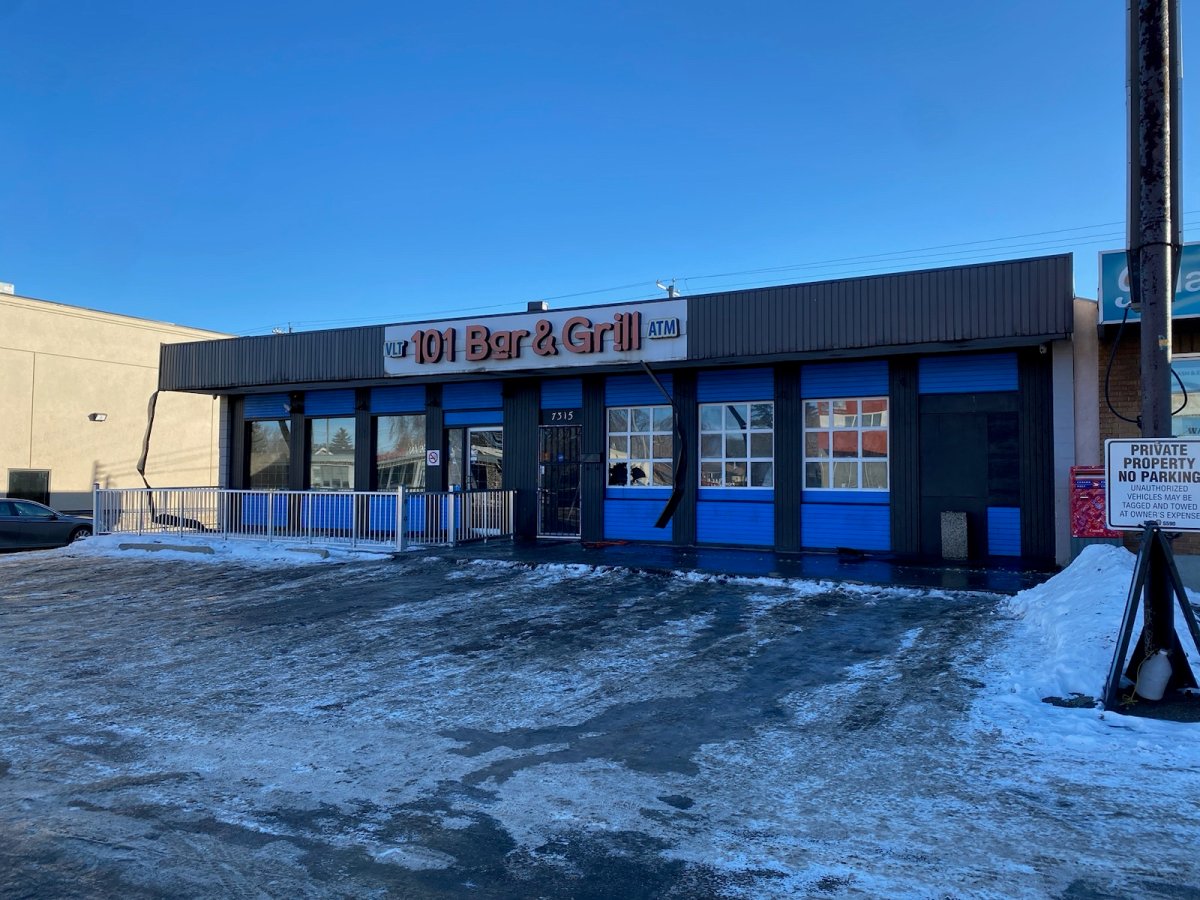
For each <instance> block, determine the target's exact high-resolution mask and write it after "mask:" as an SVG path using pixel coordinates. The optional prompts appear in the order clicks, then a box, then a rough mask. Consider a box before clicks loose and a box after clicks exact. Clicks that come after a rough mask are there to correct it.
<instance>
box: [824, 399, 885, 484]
mask: <svg viewBox="0 0 1200 900" xmlns="http://www.w3.org/2000/svg"><path fill="white" fill-rule="evenodd" d="M804 489H805V490H839V491H846V490H850V491H886V490H887V489H888V401H887V398H886V397H856V398H853V399H836V400H834V399H830V400H805V401H804Z"/></svg>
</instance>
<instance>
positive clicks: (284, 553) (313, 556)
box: [49, 534, 387, 567]
mask: <svg viewBox="0 0 1200 900" xmlns="http://www.w3.org/2000/svg"><path fill="white" fill-rule="evenodd" d="M131 544H136V545H140V546H141V547H143V548H144V547H146V546H148V545H157V546H158V547H162V548H163V549H157V548H156V549H132V548H128V545H131ZM122 545H126V547H127V548H128V549H122ZM174 547H178V548H183V549H170V548H174ZM201 550H202V551H211V552H197V551H201ZM49 552H52V553H61V554H63V555H65V556H76V557H79V556H104V557H112V556H123V557H129V556H141V557H144V558H147V559H150V558H152V559H171V560H181V561H187V562H194V563H201V564H204V563H207V564H210V565H212V564H218V565H227V564H228V563H230V562H235V563H238V564H239V565H248V566H268V567H275V566H299V565H313V564H318V563H325V564H329V563H345V562H353V561H378V560H380V559H382V558H384V557H385V556H387V554H380V553H372V552H369V551H363V550H348V549H341V548H335V547H319V546H309V545H306V544H282V543H267V542H266V541H240V540H238V541H227V540H220V539H218V538H212V537H205V536H200V535H174V534H172V535H141V536H138V535H132V534H102V535H97V536H95V537H91V538H88V539H87V540H84V541H78V542H76V543H74V544H71V545H69V546H67V547H63V548H61V549H59V550H53V551H49Z"/></svg>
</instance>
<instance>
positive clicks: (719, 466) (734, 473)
mask: <svg viewBox="0 0 1200 900" xmlns="http://www.w3.org/2000/svg"><path fill="white" fill-rule="evenodd" d="M774 484H775V404H774V403H765V402H764V403H706V404H703V405H701V407H700V486H701V487H759V488H769V487H773V486H774Z"/></svg>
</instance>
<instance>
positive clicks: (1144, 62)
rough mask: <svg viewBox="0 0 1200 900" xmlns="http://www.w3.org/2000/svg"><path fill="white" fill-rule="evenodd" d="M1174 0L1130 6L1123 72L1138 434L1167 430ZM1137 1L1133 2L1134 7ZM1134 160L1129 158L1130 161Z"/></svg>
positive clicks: (1162, 433)
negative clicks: (1136, 307) (1137, 341)
mask: <svg viewBox="0 0 1200 900" xmlns="http://www.w3.org/2000/svg"><path fill="white" fill-rule="evenodd" d="M1176 2H1177V0H1135V2H1134V3H1131V6H1130V16H1131V18H1130V28H1131V32H1132V35H1133V37H1132V38H1131V44H1130V50H1131V54H1132V55H1133V57H1134V59H1133V64H1134V67H1135V68H1134V71H1133V72H1131V75H1130V92H1131V97H1130V114H1131V116H1132V117H1133V125H1134V127H1131V129H1130V131H1131V134H1130V137H1131V139H1132V141H1133V146H1132V147H1130V161H1131V164H1132V170H1133V171H1132V172H1131V181H1130V221H1129V244H1130V246H1129V251H1130V261H1131V263H1132V264H1133V270H1132V273H1131V276H1132V277H1131V279H1130V282H1131V286H1132V290H1133V292H1134V295H1135V298H1136V299H1137V301H1138V302H1140V304H1141V367H1142V436H1143V437H1170V435H1171V301H1172V298H1173V297H1174V294H1175V292H1174V290H1173V287H1174V275H1175V268H1174V265H1173V257H1174V247H1173V245H1174V243H1175V241H1176V240H1177V235H1178V229H1177V228H1176V227H1175V224H1174V223H1175V210H1173V209H1172V208H1171V200H1172V195H1173V182H1174V181H1175V180H1176V175H1177V173H1175V172H1172V170H1171V162H1172V159H1173V158H1174V157H1175V154H1173V153H1172V149H1171V148H1172V139H1173V138H1174V135H1172V133H1171V128H1170V125H1171V101H1172V100H1173V99H1176V98H1174V97H1172V96H1171V95H1172V93H1173V91H1172V81H1173V75H1174V73H1173V72H1172V70H1171V57H1172V54H1171V41H1170V37H1171V30H1172V29H1171V22H1172V18H1173V15H1172V14H1173V13H1174V9H1173V7H1174V6H1175V4H1176ZM1135 7H1136V8H1135ZM1135 161H1136V162H1135Z"/></svg>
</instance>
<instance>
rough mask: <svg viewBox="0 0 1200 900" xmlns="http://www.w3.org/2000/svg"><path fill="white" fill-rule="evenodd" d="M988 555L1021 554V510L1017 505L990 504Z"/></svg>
mask: <svg viewBox="0 0 1200 900" xmlns="http://www.w3.org/2000/svg"><path fill="white" fill-rule="evenodd" d="M987 517H988V555H990V556H1020V555H1021V510H1020V509H1019V508H1018V507H1016V506H989V507H988V511H987Z"/></svg>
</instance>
